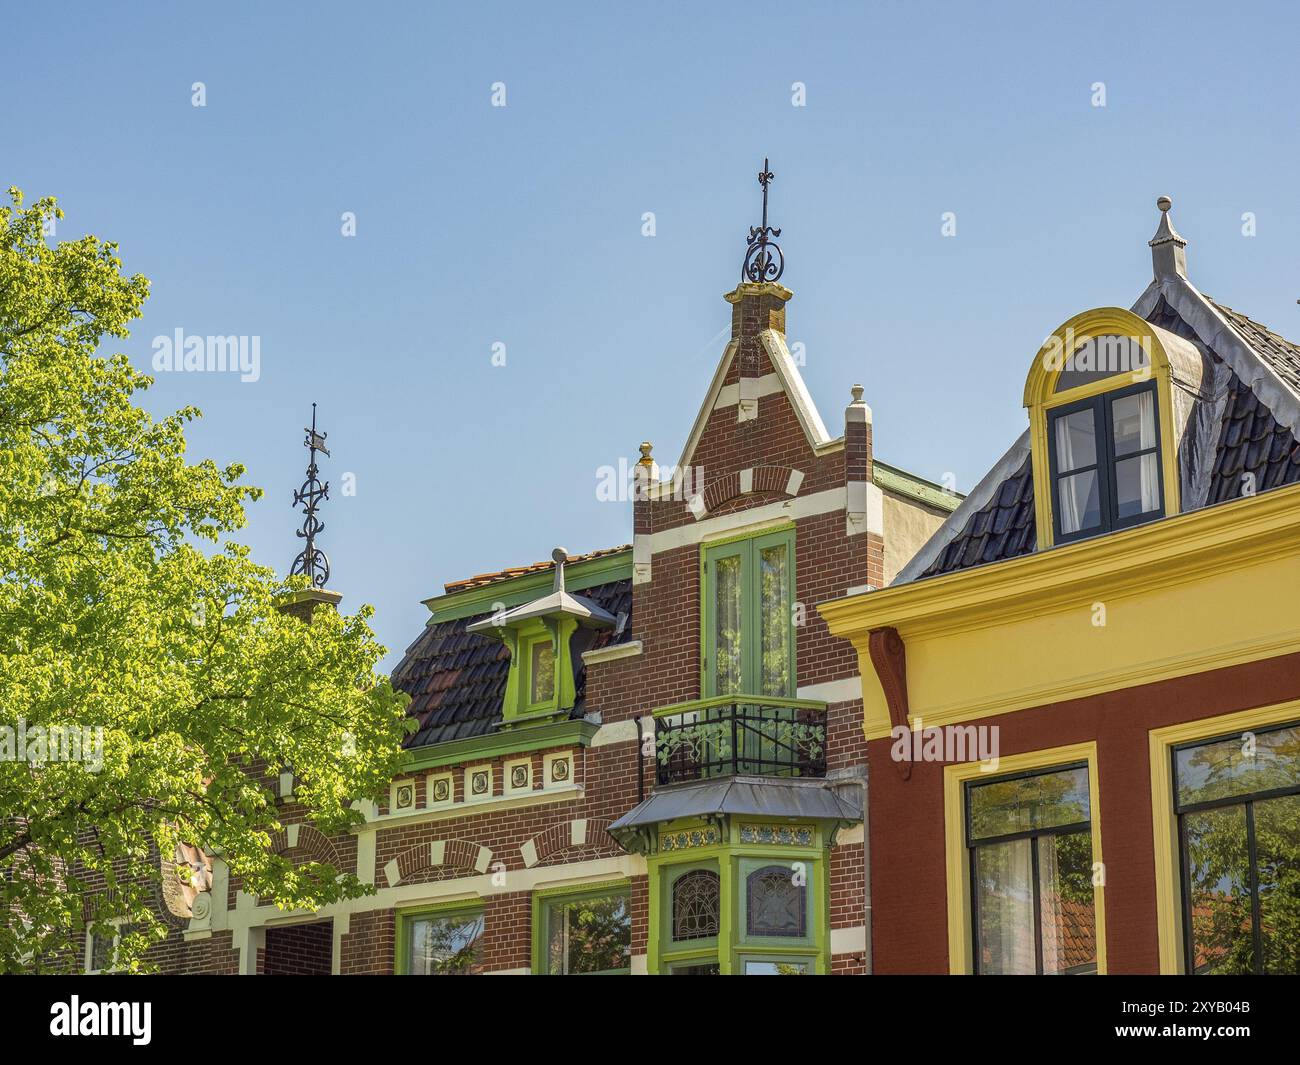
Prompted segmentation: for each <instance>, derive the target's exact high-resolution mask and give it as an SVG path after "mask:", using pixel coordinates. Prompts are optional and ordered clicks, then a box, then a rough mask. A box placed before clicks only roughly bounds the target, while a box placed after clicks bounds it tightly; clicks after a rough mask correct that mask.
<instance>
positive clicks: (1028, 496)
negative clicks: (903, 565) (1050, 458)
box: [921, 455, 1037, 577]
mask: <svg viewBox="0 0 1300 1065" xmlns="http://www.w3.org/2000/svg"><path fill="white" fill-rule="evenodd" d="M1036 539H1037V534H1036V532H1035V525H1034V471H1033V462H1032V460H1031V459H1030V457H1029V456H1028V455H1026V456H1025V461H1024V462H1022V463H1021V464H1020V469H1018V470H1017V471H1016V472H1015V473H1013V474H1012V475H1011V476H1010V477H1008V478H1007V479H1006V480H1005V481H1003V482H1002V485H1001V486H1000V487H999V488H998V489H997V491H995V492H994V493H993V498H991V499H990V500H989V501H988V502H987V503H985V504H984V506H983V507H982V508H980V509H979V510H977V511H976V512H975V513H974V514H972V515H971V516H970V517H969V518H968V519H967V520H966V524H965V525H964V526H963V527H962V531H961V532H959V533H958V534H957V535H956V536H955V537H953V539H952V541H951V542H950V543H949V544H948V546H947V547H945V548H944V549H943V550H942V551H940V552H939V555H938V557H937V558H936V559H935V560H934V561H933V562H932V563H930V566H929V568H927V569H926V571H925V572H924V573H922V574H921V576H922V577H932V576H934V575H935V574H937V573H951V572H952V571H953V570H959V569H967V568H969V567H971V566H981V565H983V564H984V563H986V562H999V561H1001V560H1002V559H1004V558H1015V557H1016V556H1017V555H1025V554H1028V553H1029V552H1030V551H1032V550H1033V549H1034V544H1035V542H1036Z"/></svg>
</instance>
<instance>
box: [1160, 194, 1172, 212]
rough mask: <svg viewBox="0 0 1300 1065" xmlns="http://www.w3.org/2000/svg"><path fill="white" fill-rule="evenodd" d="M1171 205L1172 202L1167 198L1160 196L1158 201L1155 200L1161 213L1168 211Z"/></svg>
mask: <svg viewBox="0 0 1300 1065" xmlns="http://www.w3.org/2000/svg"><path fill="white" fill-rule="evenodd" d="M1173 205H1174V201H1173V200H1171V199H1170V198H1169V197H1168V196H1161V197H1160V199H1158V200H1156V206H1157V207H1159V208H1160V210H1162V211H1168V210H1169V208H1171V207H1172V206H1173Z"/></svg>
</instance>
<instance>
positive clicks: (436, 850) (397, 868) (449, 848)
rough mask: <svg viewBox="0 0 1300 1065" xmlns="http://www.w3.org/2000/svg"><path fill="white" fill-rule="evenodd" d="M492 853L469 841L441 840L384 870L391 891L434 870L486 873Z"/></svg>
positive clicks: (404, 854)
mask: <svg viewBox="0 0 1300 1065" xmlns="http://www.w3.org/2000/svg"><path fill="white" fill-rule="evenodd" d="M491 861H492V852H491V851H490V850H489V849H488V848H487V847H483V846H480V845H479V844H477V843H472V842H470V841H469V840H467V839H438V840H433V841H431V842H429V843H417V844H416V845H415V846H414V847H411V848H409V849H408V850H405V851H403V852H402V853H401V854H399V855H398V856H397V857H396V858H394V859H393V860H392V861H390V862H389V863H388V864H387V865H385V866H384V876H385V877H386V878H387V880H388V886H389V887H396V886H397V885H398V884H400V883H403V882H405V881H409V880H411V879H413V878H414V877H416V876H417V875H418V874H420V873H423V872H426V871H428V870H431V869H451V870H454V871H458V872H463V873H465V874H466V875H471V874H475V873H485V872H487V869H488V866H489V864H490V863H491Z"/></svg>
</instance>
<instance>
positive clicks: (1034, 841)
mask: <svg viewBox="0 0 1300 1065" xmlns="http://www.w3.org/2000/svg"><path fill="white" fill-rule="evenodd" d="M1029 867H1030V869H1031V870H1032V881H1033V893H1034V918H1033V920H1034V972H1035V974H1036V975H1038V976H1042V975H1043V902H1042V897H1041V891H1042V888H1041V885H1040V883H1039V870H1038V837H1037V836H1030V837H1029Z"/></svg>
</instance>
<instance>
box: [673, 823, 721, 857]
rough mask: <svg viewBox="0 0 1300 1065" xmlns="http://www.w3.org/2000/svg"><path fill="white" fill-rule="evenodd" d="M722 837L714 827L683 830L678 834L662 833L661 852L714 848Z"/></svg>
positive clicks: (677, 832)
mask: <svg viewBox="0 0 1300 1065" xmlns="http://www.w3.org/2000/svg"><path fill="white" fill-rule="evenodd" d="M720 841H721V837H720V836H719V835H718V830H717V829H716V828H714V827H713V826H712V825H709V826H706V827H703V828H683V829H679V830H678V831H676V832H661V833H660V834H659V849H660V850H661V851H685V850H691V849H693V848H696V847H712V846H713V845H714V844H716V843H719V842H720Z"/></svg>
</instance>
